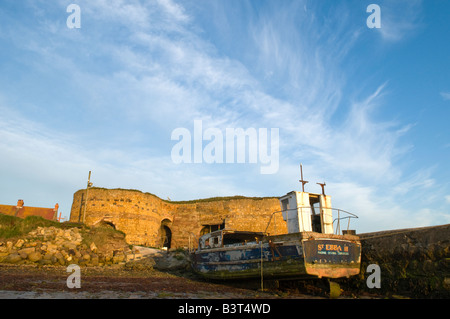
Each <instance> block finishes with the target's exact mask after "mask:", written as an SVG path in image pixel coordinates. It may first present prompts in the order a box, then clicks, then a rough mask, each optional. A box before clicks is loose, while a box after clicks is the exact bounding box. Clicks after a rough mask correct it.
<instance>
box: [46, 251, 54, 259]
mask: <svg viewBox="0 0 450 319" xmlns="http://www.w3.org/2000/svg"><path fill="white" fill-rule="evenodd" d="M52 257H53V254H52V253H50V252H47V253H45V255H44V259H45V260H52Z"/></svg>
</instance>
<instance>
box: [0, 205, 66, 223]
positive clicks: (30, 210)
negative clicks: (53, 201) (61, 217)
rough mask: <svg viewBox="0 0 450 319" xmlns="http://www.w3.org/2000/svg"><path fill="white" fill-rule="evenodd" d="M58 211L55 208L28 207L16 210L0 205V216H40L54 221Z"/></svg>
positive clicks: (9, 206)
mask: <svg viewBox="0 0 450 319" xmlns="http://www.w3.org/2000/svg"><path fill="white" fill-rule="evenodd" d="M57 213H58V210H57V209H56V208H42V207H29V206H23V207H20V208H17V206H11V205H0V214H5V215H10V216H16V217H21V218H25V217H27V216H41V217H43V218H45V219H48V220H56V216H57Z"/></svg>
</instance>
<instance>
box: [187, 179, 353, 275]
mask: <svg viewBox="0 0 450 319" xmlns="http://www.w3.org/2000/svg"><path fill="white" fill-rule="evenodd" d="M302 182H303V181H302ZM303 185H304V184H303ZM279 200H280V206H281V210H280V211H279V212H274V213H273V214H272V217H273V216H274V215H275V214H281V215H282V216H283V220H284V221H285V222H286V223H287V233H286V234H281V235H280V234H278V235H270V234H268V233H267V232H250V231H236V230H231V229H226V228H225V229H222V230H217V231H214V232H211V233H209V234H205V235H203V236H201V237H200V239H199V244H198V249H197V250H196V251H194V252H193V255H192V268H193V269H194V271H195V272H197V273H198V274H200V275H202V276H204V277H206V278H211V279H239V278H242V279H244V278H258V277H263V278H264V279H302V278H322V277H326V278H341V277H350V276H353V275H357V274H359V272H360V263H361V243H360V241H359V237H358V236H356V235H354V231H351V230H350V229H349V227H350V220H351V219H352V218H357V216H356V215H354V214H351V213H349V212H345V211H343V210H339V209H334V208H331V197H330V196H329V195H325V194H324V190H323V188H322V194H313V193H306V192H304V191H302V192H297V191H293V192H290V193H288V194H286V195H285V196H282V197H281V198H280V199H279ZM333 214H334V215H335V217H334V216H333ZM344 220H345V221H346V222H347V229H345V230H343V231H342V233H341V225H342V222H343V221H344ZM272 221H273V219H272V218H271V220H270V221H269V224H270V223H271V222H272ZM269 224H268V226H267V228H266V230H267V229H268V227H269Z"/></svg>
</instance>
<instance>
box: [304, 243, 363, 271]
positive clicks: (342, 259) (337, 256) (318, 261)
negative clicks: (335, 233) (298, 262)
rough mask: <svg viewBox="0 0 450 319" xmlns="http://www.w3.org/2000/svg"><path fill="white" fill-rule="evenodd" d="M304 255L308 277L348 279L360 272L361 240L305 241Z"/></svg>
mask: <svg viewBox="0 0 450 319" xmlns="http://www.w3.org/2000/svg"><path fill="white" fill-rule="evenodd" d="M303 254H304V258H305V268H306V273H307V274H308V275H313V276H317V277H319V278H322V277H327V278H342V277H347V278H348V277H350V276H354V275H357V274H359V272H360V267H361V243H360V242H359V240H347V239H330V238H310V239H306V240H304V241H303Z"/></svg>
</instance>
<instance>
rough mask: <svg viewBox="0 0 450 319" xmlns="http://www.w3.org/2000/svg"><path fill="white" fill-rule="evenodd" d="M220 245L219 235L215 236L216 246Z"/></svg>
mask: <svg viewBox="0 0 450 319" xmlns="http://www.w3.org/2000/svg"><path fill="white" fill-rule="evenodd" d="M218 245H219V237H214V247H216V246H218Z"/></svg>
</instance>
